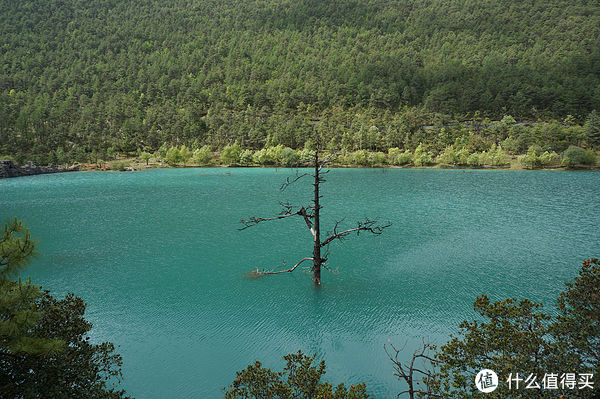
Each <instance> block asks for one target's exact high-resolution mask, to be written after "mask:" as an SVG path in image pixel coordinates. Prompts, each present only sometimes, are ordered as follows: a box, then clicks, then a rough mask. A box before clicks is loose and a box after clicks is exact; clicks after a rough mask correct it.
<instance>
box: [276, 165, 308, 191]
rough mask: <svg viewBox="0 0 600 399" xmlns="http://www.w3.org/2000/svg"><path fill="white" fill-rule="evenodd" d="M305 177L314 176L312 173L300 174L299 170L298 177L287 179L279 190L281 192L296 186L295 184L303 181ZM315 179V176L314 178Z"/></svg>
mask: <svg viewBox="0 0 600 399" xmlns="http://www.w3.org/2000/svg"><path fill="white" fill-rule="evenodd" d="M304 176H313V175H312V174H310V173H302V174H301V175H299V174H298V169H296V176H295V177H294V178H292V179H290V177H289V176H288V177H286V179H285V183H283V184H282V185H281V187H280V188H279V189H280V190H281V191H284V190H285V189H286V188H288V186H289V185H291V184H294V183H295V182H297V181H298V180H300V179H302V178H303V177H304ZM313 177H314V176H313Z"/></svg>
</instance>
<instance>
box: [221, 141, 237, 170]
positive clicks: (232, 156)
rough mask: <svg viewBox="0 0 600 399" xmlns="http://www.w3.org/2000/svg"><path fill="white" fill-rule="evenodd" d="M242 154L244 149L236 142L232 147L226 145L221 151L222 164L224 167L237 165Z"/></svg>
mask: <svg viewBox="0 0 600 399" xmlns="http://www.w3.org/2000/svg"><path fill="white" fill-rule="evenodd" d="M241 154H242V148H241V147H240V145H239V144H238V143H237V142H236V143H234V144H231V145H226V146H225V148H223V151H221V163H223V165H236V164H238V163H239V162H240V155H241Z"/></svg>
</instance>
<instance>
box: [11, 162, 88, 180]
mask: <svg viewBox="0 0 600 399" xmlns="http://www.w3.org/2000/svg"><path fill="white" fill-rule="evenodd" d="M76 170H79V167H77V166H72V167H70V168H60V167H57V166H52V165H48V166H38V165H36V164H34V163H33V162H27V163H26V164H25V165H23V166H19V165H17V164H15V163H14V162H13V161H2V160H0V179H2V178H6V177H19V176H33V175H42V174H46V173H61V172H71V171H76Z"/></svg>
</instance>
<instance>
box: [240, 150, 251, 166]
mask: <svg viewBox="0 0 600 399" xmlns="http://www.w3.org/2000/svg"><path fill="white" fill-rule="evenodd" d="M253 160H254V158H253V154H252V151H250V150H244V151H242V153H241V155H240V163H241V164H242V165H250V164H251V163H252V162H253Z"/></svg>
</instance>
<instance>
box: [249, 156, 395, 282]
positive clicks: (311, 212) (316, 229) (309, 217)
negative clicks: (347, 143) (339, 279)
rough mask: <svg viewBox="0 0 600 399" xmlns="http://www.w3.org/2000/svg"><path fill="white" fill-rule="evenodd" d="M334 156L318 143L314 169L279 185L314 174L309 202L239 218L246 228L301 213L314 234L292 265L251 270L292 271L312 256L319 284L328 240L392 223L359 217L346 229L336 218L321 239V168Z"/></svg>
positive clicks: (257, 272)
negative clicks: (308, 248)
mask: <svg viewBox="0 0 600 399" xmlns="http://www.w3.org/2000/svg"><path fill="white" fill-rule="evenodd" d="M332 159H333V156H330V157H328V158H322V157H321V155H320V151H319V146H317V148H316V150H315V155H314V158H313V160H312V167H313V168H314V172H312V173H311V172H307V173H303V174H299V173H296V176H294V177H293V178H290V177H288V178H287V179H286V181H285V183H283V184H282V185H281V190H282V191H283V190H285V189H286V188H287V187H288V186H289V185H291V184H293V183H295V182H297V181H298V180H300V179H302V178H303V177H306V176H310V177H312V178H313V187H314V188H313V194H314V197H313V200H312V205H311V206H308V207H304V206H301V207H300V208H299V209H297V208H296V207H294V206H292V205H291V204H290V203H281V205H282V207H283V209H282V211H281V212H280V213H279V214H278V215H277V216H274V217H270V218H259V217H251V218H250V219H248V220H243V219H242V220H241V221H240V222H241V223H242V224H243V225H244V227H242V228H240V229H239V230H244V229H247V228H248V227H252V226H255V225H257V224H258V223H261V222H266V221H269V220H278V219H285V218H289V217H292V216H300V217H302V218H303V219H304V222H305V223H306V226H307V227H308V229H309V230H310V232H311V234H312V235H313V237H314V246H313V252H312V256H310V257H306V258H303V259H301V260H300V261H299V262H298V263H296V264H295V265H294V266H292V267H290V268H288V269H285V270H271V271H267V270H258V269H257V270H255V271H254V272H253V274H254V275H255V276H264V275H269V274H279V273H291V272H293V271H294V270H296V268H297V267H298V266H300V265H301V264H302V263H303V262H305V261H309V260H312V263H313V266H312V274H313V281H314V283H315V285H321V269H322V268H323V267H327V257H328V255H329V244H331V242H333V241H335V240H340V241H343V240H344V239H345V238H346V237H347V236H348V235H350V234H351V233H354V232H356V234H357V235H359V234H360V232H361V231H364V232H369V233H372V234H381V233H382V232H383V230H384V229H385V228H387V227H389V226H391V223H389V222H388V223H386V224H383V225H379V224H377V221H375V220H371V219H368V218H367V219H365V220H363V221H359V222H357V224H356V227H354V228H352V229H347V230H343V231H339V230H338V227H339V225H340V223H341V220H338V221H336V222H335V225H334V228H333V231H332V232H331V233H330V234H331V235H329V236H328V237H327V238H325V239H324V240H321V209H322V208H323V207H322V206H321V204H320V199H321V197H322V196H321V194H320V192H319V185H320V184H321V183H323V182H325V181H326V180H325V178H324V177H323V175H325V174H327V173H328V172H329V169H324V168H325V167H326V166H327V165H328V164H329V163H330V162H331V161H332ZM323 248H325V255H322V254H321V253H322V249H323Z"/></svg>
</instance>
